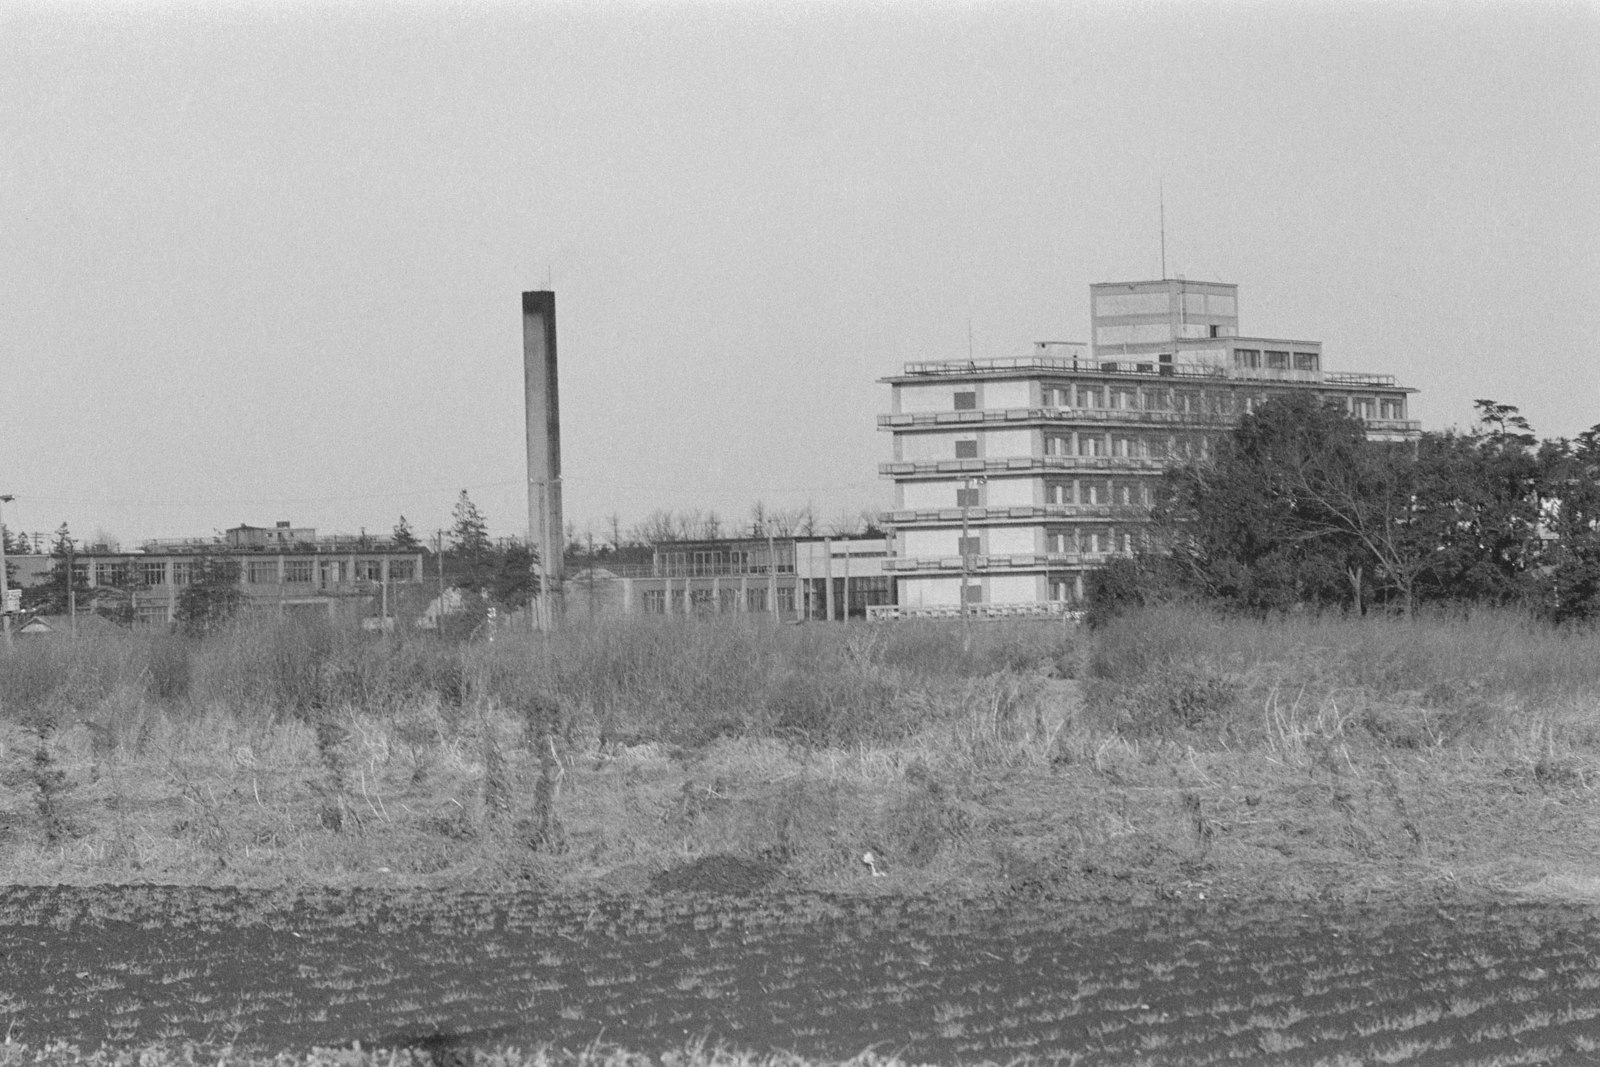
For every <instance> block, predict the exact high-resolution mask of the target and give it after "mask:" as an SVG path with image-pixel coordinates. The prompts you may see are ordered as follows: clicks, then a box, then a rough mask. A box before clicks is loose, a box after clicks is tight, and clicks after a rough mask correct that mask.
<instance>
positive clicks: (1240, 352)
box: [1233, 348, 1261, 368]
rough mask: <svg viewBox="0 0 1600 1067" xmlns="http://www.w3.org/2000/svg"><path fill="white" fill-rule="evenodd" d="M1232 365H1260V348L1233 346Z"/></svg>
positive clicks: (1245, 366) (1249, 366) (1250, 366)
mask: <svg viewBox="0 0 1600 1067" xmlns="http://www.w3.org/2000/svg"><path fill="white" fill-rule="evenodd" d="M1233 365H1234V366H1235V367H1242V368H1255V367H1259V366H1261V350H1260V349H1257V348H1235V349H1234V350H1233Z"/></svg>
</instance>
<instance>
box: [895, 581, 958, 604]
mask: <svg viewBox="0 0 1600 1067" xmlns="http://www.w3.org/2000/svg"><path fill="white" fill-rule="evenodd" d="M899 592H900V603H901V604H903V605H906V606H908V607H914V608H922V607H937V606H943V605H947V604H948V605H954V604H959V603H961V579H960V578H902V579H900V590H899Z"/></svg>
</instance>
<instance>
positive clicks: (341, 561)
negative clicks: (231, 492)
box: [72, 522, 424, 626]
mask: <svg viewBox="0 0 1600 1067" xmlns="http://www.w3.org/2000/svg"><path fill="white" fill-rule="evenodd" d="M219 557H220V558H223V559H227V560H230V561H233V562H236V563H237V564H238V567H239V588H240V590H241V591H242V592H243V593H244V597H245V601H244V603H245V607H246V609H247V610H252V611H260V612H271V613H278V614H287V613H292V612H319V613H326V614H328V615H332V616H338V617H345V618H349V619H352V620H357V619H364V618H367V617H374V618H377V619H379V620H383V619H389V618H392V617H393V616H394V615H395V614H396V613H397V611H398V609H399V606H400V605H401V604H402V603H404V602H409V601H412V600H416V599H417V590H419V589H420V588H421V587H422V581H423V559H424V556H423V553H422V552H421V551H420V550H418V549H415V548H403V547H400V546H397V545H395V544H394V542H393V541H392V540H391V539H389V538H385V537H369V536H366V535H353V536H352V535H334V536H320V537H319V536H318V535H317V531H316V530H315V529H312V528H309V527H291V526H290V525H289V524H288V523H286V522H281V523H279V524H278V525H277V526H276V527H271V528H262V527H252V526H236V527H234V528H233V529H230V530H228V531H226V532H225V533H224V534H223V536H222V537H221V538H210V539H205V538H181V539H161V540H152V541H146V542H144V544H143V545H141V546H140V550H139V551H137V552H123V551H112V550H110V549H108V548H105V547H102V546H92V547H89V548H87V549H85V550H83V551H81V552H77V553H75V554H74V556H73V559H72V567H73V570H74V571H75V572H76V578H77V583H78V584H79V585H81V586H87V588H88V590H89V594H90V597H91V599H92V600H94V601H96V602H107V603H114V602H116V601H118V600H122V601H124V602H125V608H126V610H125V612H124V613H125V614H126V616H127V617H128V618H129V619H131V620H132V622H133V624H134V625H135V626H167V625H169V624H171V623H172V622H173V621H174V620H175V618H176V613H177V605H178V597H179V595H180V594H181V593H182V591H183V589H184V587H185V586H187V585H189V584H190V583H191V581H192V579H193V577H194V574H195V570H196V567H197V565H198V564H199V562H200V561H201V560H202V559H205V558H211V559H215V558H219ZM87 608H88V605H81V606H80V610H86V609H87ZM378 625H379V626H382V625H385V624H384V623H382V622H381V621H380V623H378Z"/></svg>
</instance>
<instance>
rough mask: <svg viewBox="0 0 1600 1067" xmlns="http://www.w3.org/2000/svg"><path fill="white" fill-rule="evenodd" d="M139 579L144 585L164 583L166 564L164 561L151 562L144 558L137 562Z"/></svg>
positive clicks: (165, 581) (165, 580)
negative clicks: (139, 562)
mask: <svg viewBox="0 0 1600 1067" xmlns="http://www.w3.org/2000/svg"><path fill="white" fill-rule="evenodd" d="M139 581H141V582H143V583H144V584H145V585H166V584H167V565H166V564H165V563H151V562H150V561H149V560H146V561H145V562H143V563H141V564H139Z"/></svg>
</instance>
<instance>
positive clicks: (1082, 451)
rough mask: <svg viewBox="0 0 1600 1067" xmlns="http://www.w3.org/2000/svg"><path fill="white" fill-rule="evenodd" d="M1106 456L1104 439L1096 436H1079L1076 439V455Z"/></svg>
mask: <svg viewBox="0 0 1600 1067" xmlns="http://www.w3.org/2000/svg"><path fill="white" fill-rule="evenodd" d="M1105 454H1106V442H1105V438H1103V437H1100V436H1099V435H1098V434H1087V433H1086V434H1081V435H1079V437H1078V455H1080V456H1103V455H1105Z"/></svg>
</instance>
